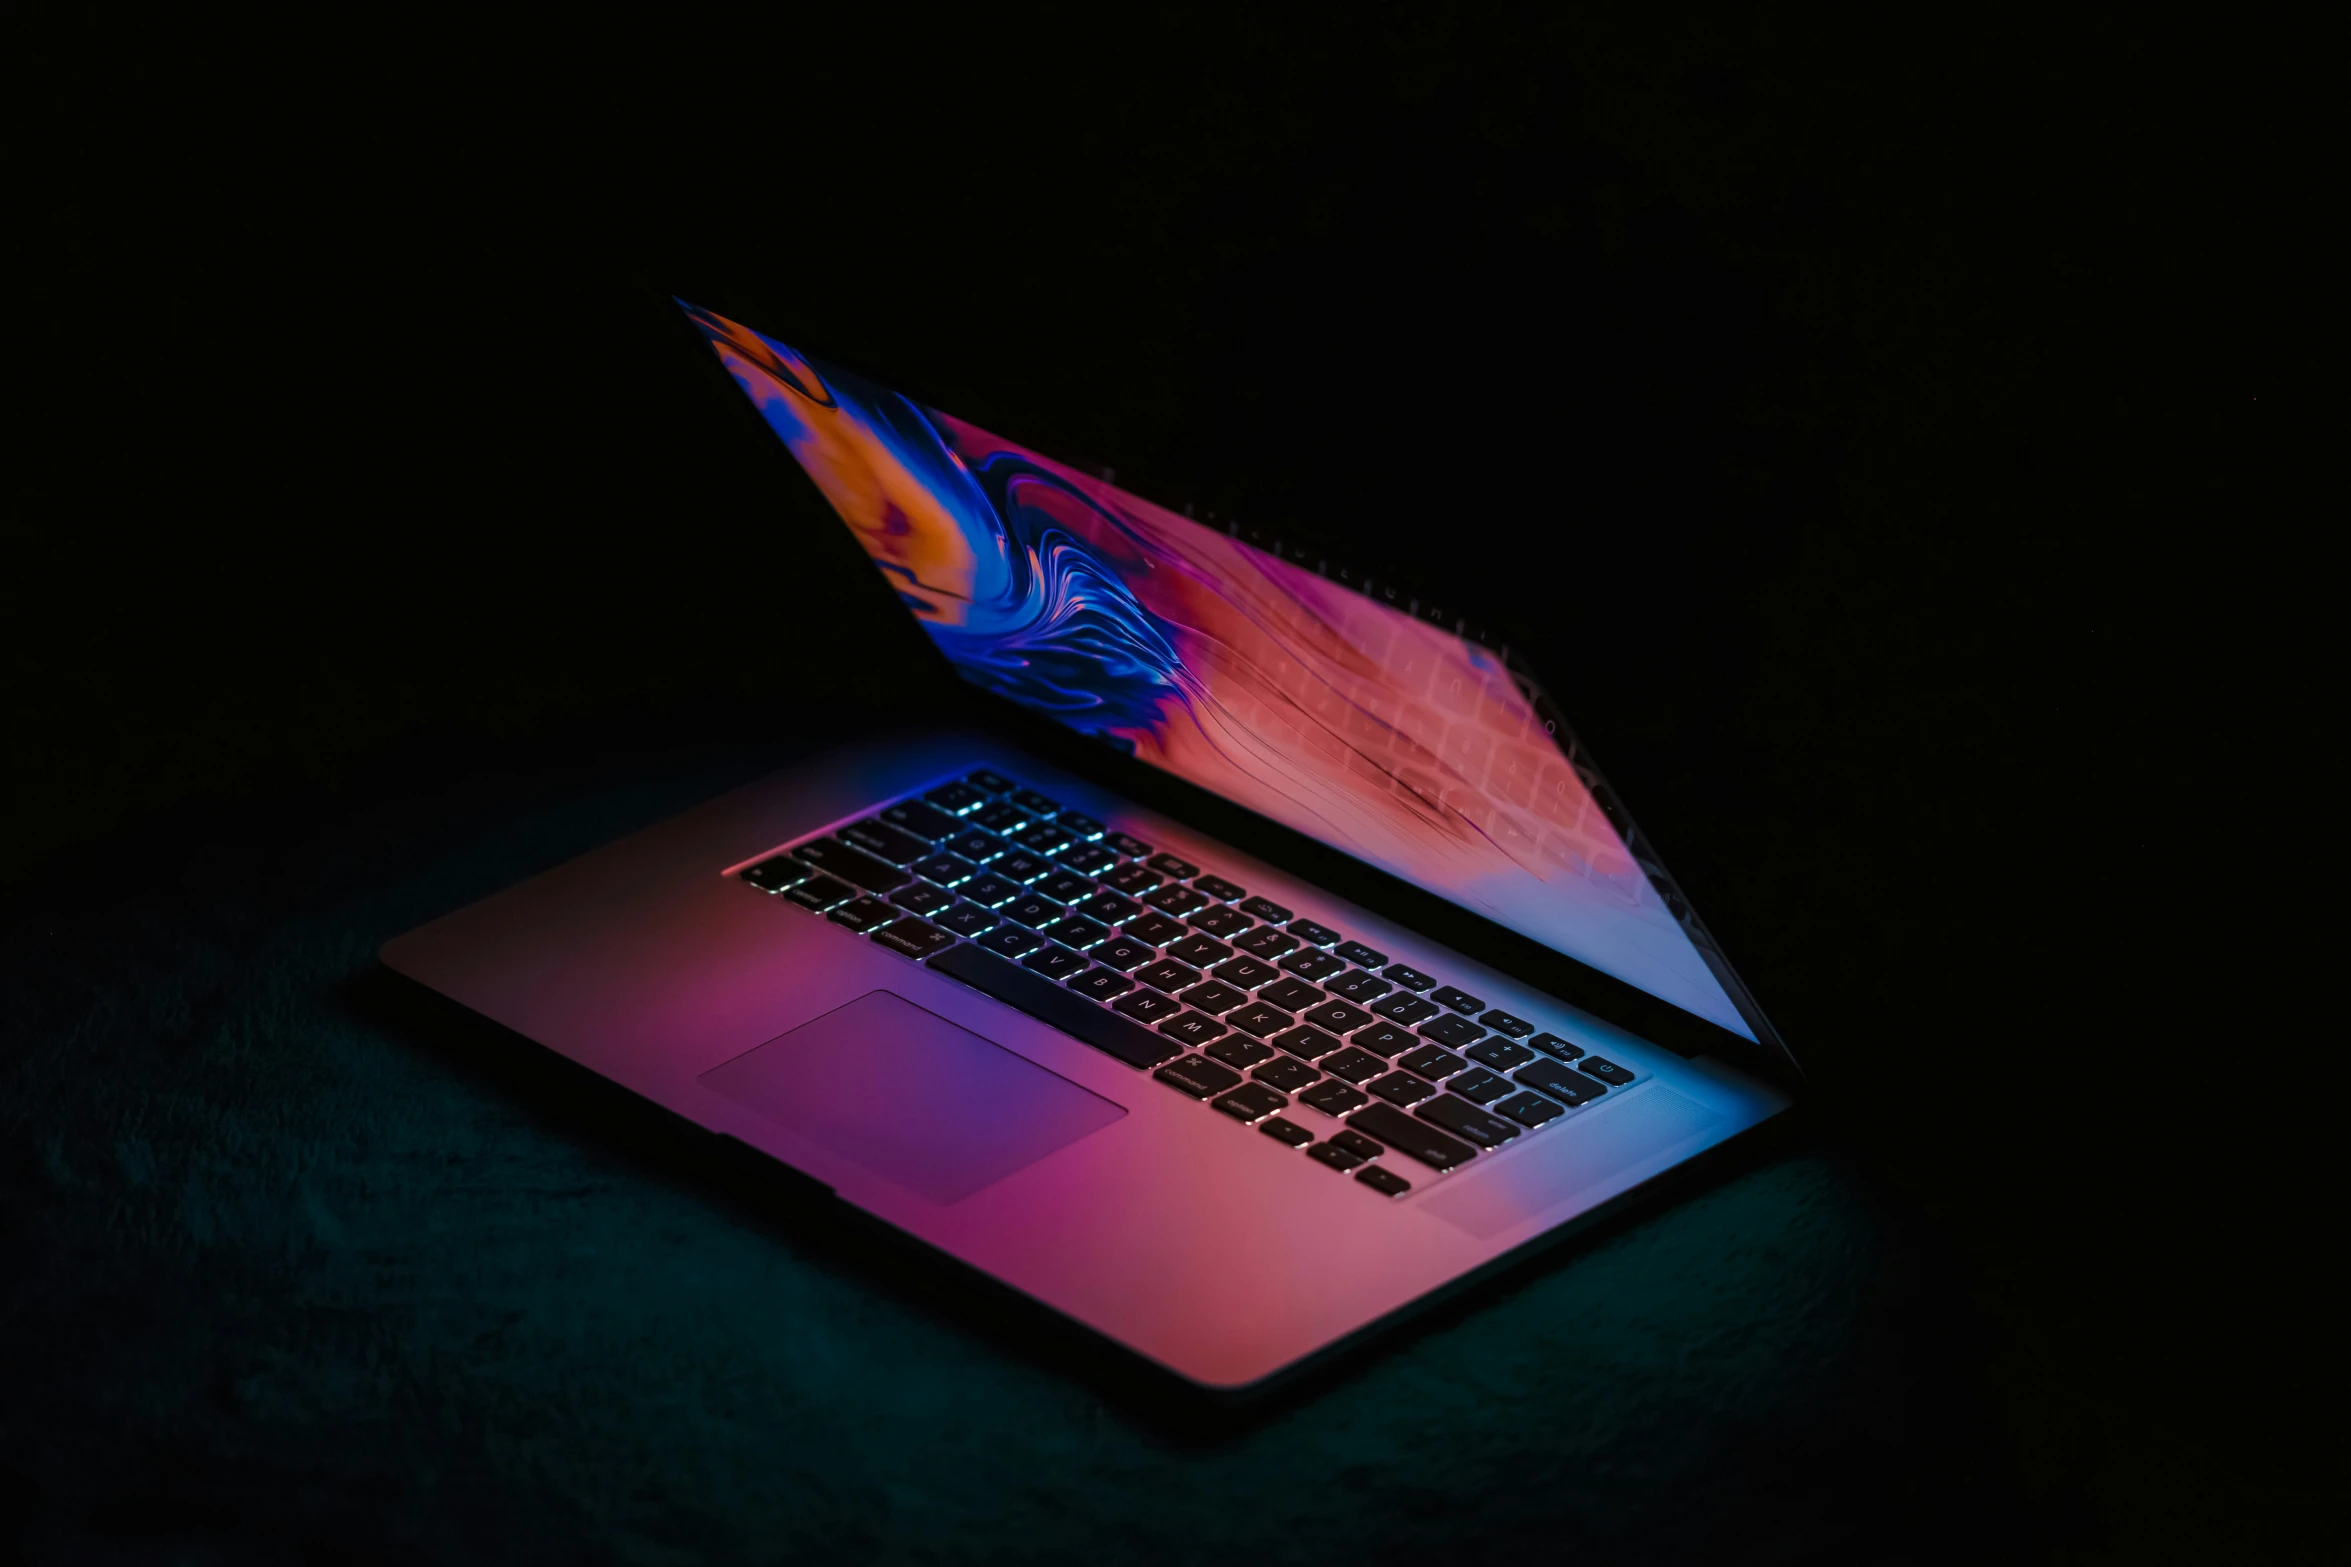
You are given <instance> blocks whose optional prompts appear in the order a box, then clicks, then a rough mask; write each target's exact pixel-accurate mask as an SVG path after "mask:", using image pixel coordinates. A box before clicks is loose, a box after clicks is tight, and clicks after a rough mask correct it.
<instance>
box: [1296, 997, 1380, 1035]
mask: <svg viewBox="0 0 2351 1567" xmlns="http://www.w3.org/2000/svg"><path fill="white" fill-rule="evenodd" d="M1298 1021H1299V1022H1301V1023H1312V1024H1313V1025H1314V1026H1315V1027H1316V1028H1327V1029H1329V1030H1330V1031H1331V1032H1332V1033H1334V1034H1348V1033H1353V1032H1354V1031H1355V1030H1356V1029H1359V1028H1361V1027H1362V1026H1363V1025H1364V1024H1366V1023H1368V1022H1370V1021H1371V1014H1370V1013H1369V1012H1366V1011H1364V1010H1363V1008H1361V1007H1351V1006H1349V1005H1347V1003H1346V1002H1344V1001H1326V1002H1324V1003H1323V1004H1322V1005H1321V1006H1319V1007H1308V1008H1307V1009H1306V1010H1305V1011H1304V1012H1302V1013H1300V1014H1299V1015H1298Z"/></svg>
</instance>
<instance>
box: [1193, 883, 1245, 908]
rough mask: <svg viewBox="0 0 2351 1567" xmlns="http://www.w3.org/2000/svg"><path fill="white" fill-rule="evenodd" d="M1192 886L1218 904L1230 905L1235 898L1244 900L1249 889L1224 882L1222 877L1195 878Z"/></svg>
mask: <svg viewBox="0 0 2351 1567" xmlns="http://www.w3.org/2000/svg"><path fill="white" fill-rule="evenodd" d="M1192 885H1193V886H1195V887H1197V888H1199V889H1200V890H1201V891H1202V892H1205V893H1207V894H1208V895H1209V896H1210V897H1212V898H1214V899H1215V900H1216V901H1217V902H1219V903H1230V902H1232V901H1233V900H1234V899H1235V898H1246V897H1247V896H1249V889H1248V888H1246V887H1243V886H1240V885H1239V884H1237V883H1234V882H1229V881H1226V880H1225V879H1224V878H1223V877H1222V876H1195V877H1193V878H1192Z"/></svg>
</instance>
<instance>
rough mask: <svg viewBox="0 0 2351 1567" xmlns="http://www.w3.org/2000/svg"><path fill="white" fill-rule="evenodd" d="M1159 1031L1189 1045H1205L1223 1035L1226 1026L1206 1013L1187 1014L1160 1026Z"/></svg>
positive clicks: (1172, 1018)
mask: <svg viewBox="0 0 2351 1567" xmlns="http://www.w3.org/2000/svg"><path fill="white" fill-rule="evenodd" d="M1159 1031H1160V1032H1161V1033H1162V1034H1165V1035H1166V1036H1167V1037H1168V1038H1170V1039H1180V1040H1182V1041H1183V1042H1184V1043H1185V1044H1187V1045H1205V1044H1207V1043H1208V1042H1209V1041H1210V1040H1211V1039H1214V1038H1215V1037H1216V1036H1217V1035H1219V1034H1221V1033H1223V1032H1224V1031H1225V1026H1224V1025H1223V1024H1222V1023H1219V1022H1218V1021H1217V1020H1216V1019H1214V1018H1212V1017H1210V1016H1209V1015H1208V1014H1207V1013H1205V1012H1186V1013H1183V1014H1181V1015H1179V1016H1176V1017H1171V1018H1169V1019H1168V1020H1167V1021H1166V1022H1164V1023H1162V1024H1160V1025H1159Z"/></svg>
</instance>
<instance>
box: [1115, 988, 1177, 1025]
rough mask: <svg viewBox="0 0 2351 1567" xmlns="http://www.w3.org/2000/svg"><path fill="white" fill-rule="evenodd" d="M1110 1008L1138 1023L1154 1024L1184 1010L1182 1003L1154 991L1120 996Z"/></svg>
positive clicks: (1140, 991)
mask: <svg viewBox="0 0 2351 1567" xmlns="http://www.w3.org/2000/svg"><path fill="white" fill-rule="evenodd" d="M1111 1006H1112V1007H1114V1008H1115V1009H1117V1010H1118V1011H1120V1012H1124V1013H1125V1014H1126V1015H1127V1016H1128V1017H1131V1018H1133V1019H1134V1020H1135V1021H1136V1022H1138V1023H1156V1022H1159V1021H1160V1020H1161V1019H1163V1018H1171V1017H1174V1016H1175V1015H1176V1014H1177V1013H1178V1012H1181V1011H1183V1010H1184V1006H1183V1003H1182V1002H1180V1001H1177V1000H1176V999H1175V998H1174V997H1172V996H1163V995H1161V994H1160V993H1159V992H1158V991H1156V990H1138V991H1136V992H1135V993H1134V994H1132V995H1128V996H1121V997H1119V998H1118V999H1117V1000H1116V1001H1113V1002H1112V1003H1111Z"/></svg>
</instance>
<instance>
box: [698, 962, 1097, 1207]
mask: <svg viewBox="0 0 2351 1567" xmlns="http://www.w3.org/2000/svg"><path fill="white" fill-rule="evenodd" d="M700 1081H701V1083H702V1086H704V1087H705V1088H709V1089H712V1090H715V1091H716V1092H718V1093H721V1094H724V1095H725V1096H726V1097H727V1098H729V1099H732V1100H733V1101H735V1103H737V1104H739V1105H743V1106H745V1107H746V1108H748V1109H752V1110H756V1111H758V1112H759V1113H760V1114H761V1115H763V1116H766V1117H767V1118H768V1119H769V1120H771V1121H773V1122H775V1123H776V1124H777V1125H778V1126H781V1127H783V1128H785V1129H786V1130H788V1131H791V1132H793V1133H796V1134H797V1135H799V1136H801V1137H805V1138H807V1139H808V1140H809V1141H810V1142H812V1143H817V1144H819V1145H821V1146H823V1147H825V1148H829V1149H831V1150H832V1151H833V1152H834V1153H837V1154H839V1155H840V1156H841V1157H842V1158H844V1159H847V1160H850V1161H851V1162H852V1163H854V1164H856V1165H858V1166H859V1167H860V1168H862V1169H865V1170H869V1171H871V1172H872V1173H873V1174H875V1175H879V1176H881V1177H882V1178H883V1179H885V1180H890V1181H895V1182H896V1183H897V1184H899V1185H900V1186H903V1187H905V1188H906V1189H907V1190H908V1191H911V1192H915V1193H918V1194H920V1195H921V1196H924V1197H928V1198H929V1199H930V1200H931V1201H933V1202H935V1203H939V1204H941V1205H942V1206H943V1205H945V1204H947V1203H952V1202H960V1201H962V1200H963V1199H964V1198H966V1197H969V1196H970V1195H971V1194H972V1193H973V1192H976V1191H978V1190H979V1189H980V1188H981V1187H983V1186H989V1185H992V1184H994V1183H995V1182H997V1181H1000V1180H1002V1179H1004V1177H1006V1176H1007V1175H1010V1174H1011V1173H1012V1172H1013V1171H1015V1170H1019V1169H1023V1168H1025V1167H1027V1166H1029V1165H1032V1164H1034V1163H1036V1162H1037V1161H1038V1160H1039V1159H1042V1158H1044V1157H1045V1156H1046V1155H1047V1154H1049V1153H1052V1152H1053V1151H1054V1150H1056V1149H1059V1148H1066V1147H1067V1146H1069V1145H1070V1144H1071V1143H1074V1142H1076V1141H1077V1140H1078V1139H1079V1138H1081V1137H1084V1136H1085V1135H1087V1134H1088V1133H1089V1132H1097V1131H1100V1130H1101V1129H1102V1128H1103V1127H1105V1126H1108V1125H1109V1124H1110V1123H1111V1122H1113V1121H1115V1120H1117V1119H1118V1118H1119V1117H1120V1116H1123V1115H1125V1114H1126V1111H1125V1110H1123V1109H1121V1108H1120V1107H1119V1106H1117V1105H1114V1104H1112V1103H1111V1102H1110V1101H1109V1100H1107V1099H1104V1098H1103V1097H1101V1096H1100V1095H1099V1094H1095V1093H1092V1092H1090V1091H1088V1090H1086V1089H1083V1088H1080V1087H1079V1086H1078V1085H1077V1084H1075V1083H1073V1082H1071V1081H1070V1080H1069V1079H1068V1078H1066V1077H1061V1076H1059V1075H1057V1074H1055V1073H1052V1072H1048V1071H1046V1070H1045V1069H1044V1068H1043V1067H1041V1066H1038V1065H1037V1064H1036V1063H1035V1062H1033V1061H1030V1060H1029V1059H1027V1058H1026V1057H1024V1056H1017V1055H1014V1054H1013V1053H1012V1052H1011V1051H1009V1050H1007V1049H1005V1048H1004V1047H1003V1046H1001V1045H997V1044H992V1043H990V1042H989V1041H988V1040H986V1039H983V1038H982V1037H980V1036H979V1035H978V1034H975V1033H973V1032H972V1031H971V1030H969V1029H967V1028H963V1027H960V1026H958V1025H956V1024H954V1023H950V1022H948V1021H947V1020H946V1019H945V1018H943V1017H939V1016H937V1015H936V1014H934V1013H930V1012H925V1011H924V1010H923V1009H922V1008H920V1007H918V1006H916V1005H915V1004H914V1003H913V1002H911V1001H908V1000H905V999H904V998H902V997H899V996H895V995H893V994H891V993H890V992H889V991H886V990H876V991H870V992H868V993H867V994H865V995H862V996H860V997H858V998H857V999H856V1000H855V1001H852V1002H850V1003H849V1004H848V1005H847V1006H842V1007H835V1008H834V1009H833V1010H832V1011H830V1012H827V1013H826V1014H825V1015H824V1016H822V1017H820V1018H817V1019H815V1020H814V1021H812V1022H807V1023H803V1024H801V1025H800V1026H799V1027H798V1028H795V1029H793V1030H792V1031H791V1032H790V1033H788V1034H784V1035H780V1036H778V1037H777V1038H775V1039H771V1040H769V1041H768V1042H767V1043H766V1044H764V1045H761V1046H760V1047H759V1048H758V1049H756V1050H753V1051H750V1052H748V1053H746V1054H743V1055H739V1056H737V1057H735V1059H733V1060H732V1061H729V1062H727V1063H726V1064H725V1065H723V1066H716V1067H712V1068H711V1069H710V1070H709V1071H707V1072H705V1073H703V1074H702V1076H701V1079H700Z"/></svg>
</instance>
